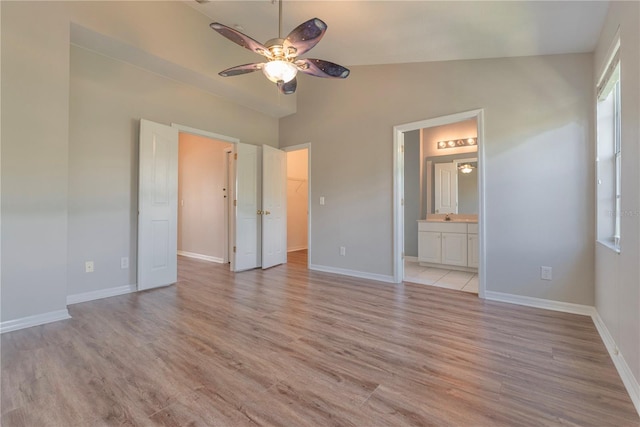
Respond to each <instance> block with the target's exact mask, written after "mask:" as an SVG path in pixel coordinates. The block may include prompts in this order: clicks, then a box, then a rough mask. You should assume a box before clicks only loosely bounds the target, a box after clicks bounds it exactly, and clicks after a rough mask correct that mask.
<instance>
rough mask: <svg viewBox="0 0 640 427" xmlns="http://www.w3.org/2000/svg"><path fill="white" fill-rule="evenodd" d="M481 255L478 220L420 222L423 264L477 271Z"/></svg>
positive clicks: (420, 254) (421, 262)
mask: <svg viewBox="0 0 640 427" xmlns="http://www.w3.org/2000/svg"><path fill="white" fill-rule="evenodd" d="M478 253H479V247H478V223H477V220H476V221H475V222H473V221H470V220H468V219H467V220H464V219H460V220H455V219H454V220H451V221H445V220H444V219H441V218H438V219H434V220H419V221H418V261H419V262H420V265H424V266H428V267H439V268H447V269H450V270H462V271H472V272H476V271H478Z"/></svg>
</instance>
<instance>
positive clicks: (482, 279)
mask: <svg viewBox="0 0 640 427" xmlns="http://www.w3.org/2000/svg"><path fill="white" fill-rule="evenodd" d="M469 119H476V123H477V128H478V129H477V130H478V139H477V146H478V153H477V157H478V245H479V265H478V297H480V298H484V297H485V291H486V268H485V266H486V264H487V263H486V239H485V236H486V234H485V233H486V230H485V207H486V204H485V182H486V181H485V162H484V160H485V154H484V109H482V108H480V109H477V110H471V111H464V112H461V113H455V114H449V115H445V116H440V117H434V118H431V119H425V120H420V121H417V122H411V123H405V124H402V125H396V126H394V127H393V260H392V261H393V279H394V282H395V283H401V282H402V280H403V278H404V256H403V254H404V203H403V202H404V132H409V131H413V130H419V129H423V128H429V127H434V126H442V125H448V124H452V123H457V122H461V121H464V120H469Z"/></svg>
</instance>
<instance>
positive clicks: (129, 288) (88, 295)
mask: <svg viewBox="0 0 640 427" xmlns="http://www.w3.org/2000/svg"><path fill="white" fill-rule="evenodd" d="M135 291H136V285H125V286H118V287H117V288H108V289H100V290H98V291H91V292H83V293H81V294H74V295H67V305H72V304H78V303H81V302H87V301H93V300H97V299H102V298H109V297H115V296H117V295H124V294H129V293H131V292H135Z"/></svg>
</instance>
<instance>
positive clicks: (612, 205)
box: [596, 42, 622, 252]
mask: <svg viewBox="0 0 640 427" xmlns="http://www.w3.org/2000/svg"><path fill="white" fill-rule="evenodd" d="M618 47H619V42H618V43H617V44H616V47H615V50H614V54H613V55H612V56H611V60H610V61H609V64H608V67H607V69H606V71H605V72H604V73H603V75H602V78H601V79H600V83H599V84H598V88H597V94H598V98H597V99H598V102H597V156H596V174H597V180H598V181H597V212H596V218H597V227H598V229H597V238H598V241H599V242H600V243H603V244H605V245H607V246H609V247H611V248H612V249H614V250H615V251H617V252H619V251H620V217H621V214H622V211H621V210H620V201H621V182H620V181H621V177H622V175H621V166H622V143H621V142H622V140H621V137H620V131H621V128H620V125H621V122H620V105H621V103H620V61H619V59H618Z"/></svg>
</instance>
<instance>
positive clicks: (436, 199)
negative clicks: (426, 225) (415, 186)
mask: <svg viewBox="0 0 640 427" xmlns="http://www.w3.org/2000/svg"><path fill="white" fill-rule="evenodd" d="M474 154H475V153H463V154H454V155H446V156H433V157H426V158H425V163H424V165H423V170H424V174H423V176H424V182H423V202H424V203H423V207H422V212H423V214H422V218H426V216H427V214H445V213H453V214H465V215H473V214H476V215H477V214H478V159H477V157H472V156H473V155H474Z"/></svg>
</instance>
